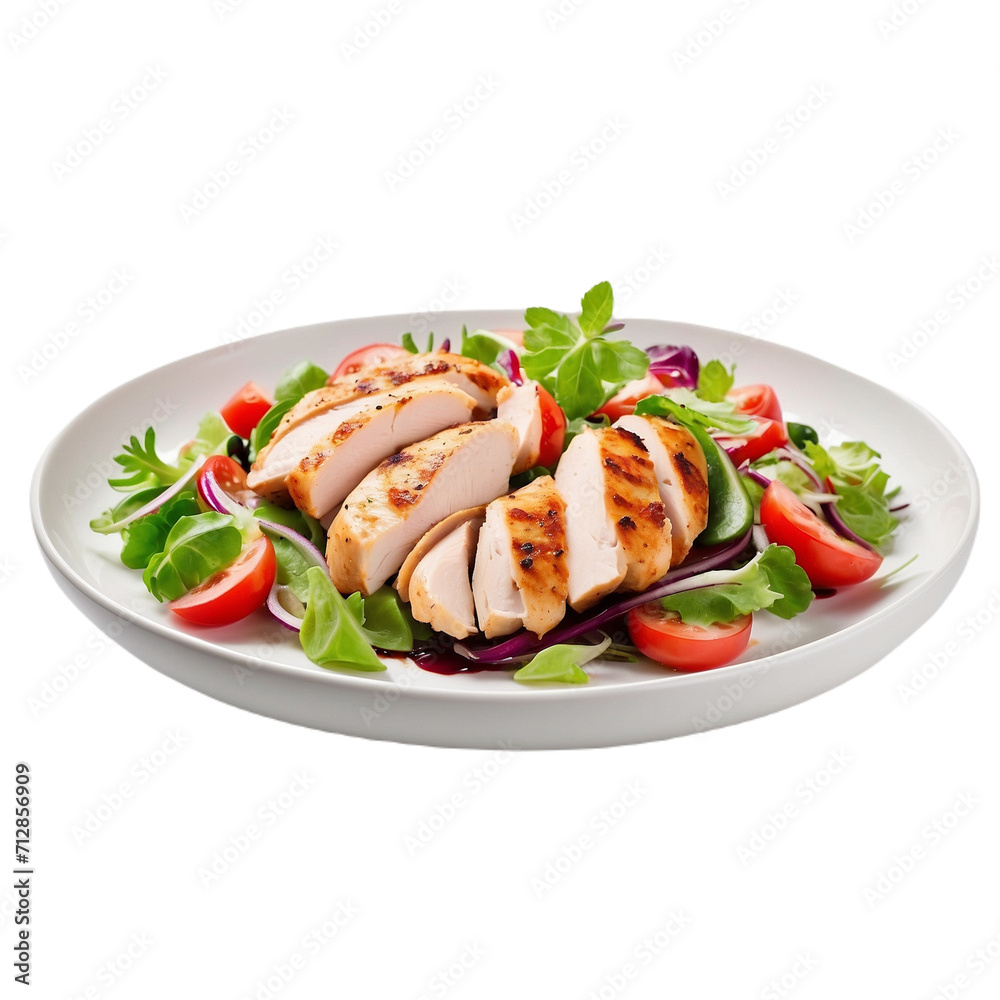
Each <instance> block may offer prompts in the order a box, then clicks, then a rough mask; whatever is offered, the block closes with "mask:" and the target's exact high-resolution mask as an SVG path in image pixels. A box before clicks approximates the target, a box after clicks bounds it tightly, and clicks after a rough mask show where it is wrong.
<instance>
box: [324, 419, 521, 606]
mask: <svg viewBox="0 0 1000 1000" xmlns="http://www.w3.org/2000/svg"><path fill="white" fill-rule="evenodd" d="M517 446H518V441H517V432H516V431H515V430H514V428H513V427H511V425H510V424H508V423H506V422H505V421H503V420H487V421H483V422H480V423H469V424H461V425H459V426H458V427H451V428H449V429H448V430H446V431H441V432H440V433H439V434H435V435H433V436H432V437H429V438H427V439H426V440H425V441H420V442H418V443H417V444H414V445H412V446H411V447H409V448H407V449H405V450H404V451H401V452H398V453H397V454H395V455H392V456H391V457H389V458H387V459H386V460H385V461H384V462H383V463H382V464H381V465H379V466H378V467H377V468H375V469H373V470H372V471H371V472H369V473H368V475H367V476H365V478H364V479H362V480H361V482H360V483H359V484H358V485H357V486H356V487H355V488H354V489H353V490H352V491H351V493H350V494H349V495H348V497H347V498H346V499H345V500H344V504H343V506H342V507H341V508H340V513H339V514H337V516H336V517H335V518H334V520H333V524H331V525H330V532H329V536H328V539H327V548H326V556H327V562H328V563H329V565H330V573H331V575H332V577H333V582H334V584H335V585H336V587H337V589H338V590H340V591H342V592H343V593H345V594H350V593H353V592H354V591H356V590H360V591H361V592H362V593H363V594H371V593H372V592H373V591H375V590H378V588H379V587H381V586H382V584H383V583H385V582H386V580H388V579H389V577H390V576H392V574H393V573H395V572H396V571H397V570H398V569H399V568H400V566H402V564H403V560H404V559H405V558H406V556H407V554H408V553H409V552H410V550H411V549H412V548H413V547H414V546H415V545H416V544H417V542H418V541H419V539H420V537H421V536H422V535H423V534H424V532H426V531H427V530H428V529H429V528H430V527H431V526H432V525H434V524H437V523H438V522H439V521H441V520H443V519H444V518H446V517H448V516H449V515H450V514H453V513H454V512H455V511H457V510H463V509H464V508H466V507H474V506H476V505H477V504H482V503H488V502H489V501H490V500H493V499H495V498H496V497H497V496H499V495H500V494H501V493H503V492H504V491H505V490H506V489H507V483H508V481H509V479H510V473H511V469H513V467H514V459H515V457H516V456H517Z"/></svg>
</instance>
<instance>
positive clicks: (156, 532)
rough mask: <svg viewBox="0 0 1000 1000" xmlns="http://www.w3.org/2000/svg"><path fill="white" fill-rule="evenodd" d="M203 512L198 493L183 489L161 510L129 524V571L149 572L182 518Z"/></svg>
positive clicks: (125, 536)
mask: <svg viewBox="0 0 1000 1000" xmlns="http://www.w3.org/2000/svg"><path fill="white" fill-rule="evenodd" d="M200 510H201V508H200V507H199V506H198V498H197V496H196V495H195V493H194V491H193V490H182V491H181V492H180V493H178V494H177V496H174V497H171V498H170V499H169V500H168V501H167V502H166V503H165V504H164V505H163V506H162V507H160V509H159V510H157V511H154V512H153V513H152V514H147V515H146V516H145V517H140V518H139V519H138V520H137V521H133V522H132V523H131V524H127V525H126V526H125V527H124V528H122V542H123V543H124V544H123V546H122V551H121V560H122V562H123V563H124V564H125V565H126V566H128V568H129V569H145V568H146V567H147V566H148V565H149V562H150V560H151V559H152V558H153V556H155V555H156V554H157V552H162V551H163V547H164V545H165V544H166V541H167V535H169V534H170V529H171V528H172V527H173V526H174V525H175V524H176V523H177V522H178V521H179V520H180V519H181V518H182V517H188V516H192V515H194V514H197V513H199V512H200Z"/></svg>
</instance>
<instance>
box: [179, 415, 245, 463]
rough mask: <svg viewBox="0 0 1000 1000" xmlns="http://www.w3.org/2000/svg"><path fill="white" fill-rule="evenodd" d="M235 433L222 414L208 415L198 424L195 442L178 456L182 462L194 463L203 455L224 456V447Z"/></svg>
mask: <svg viewBox="0 0 1000 1000" xmlns="http://www.w3.org/2000/svg"><path fill="white" fill-rule="evenodd" d="M232 436H233V432H232V431H231V430H230V429H229V426H228V425H227V424H226V422H225V420H223V419H222V415H221V414H220V413H206V414H205V416H203V417H202V418H201V423H200V424H198V430H197V432H196V433H195V436H194V440H193V441H191V442H190V443H189V444H188V445H186V446H185V447H184V448H183V449H181V453H180V455H179V456H178V457H179V460H180V461H182V462H193V461H194V460H195V459H196V458H199V457H200V456H201V455H214V454H215V453H216V452H218V453H219V454H223V453H224V452H223V448H222V446H223V445H224V444H228V442H229V439H230V438H231V437H232Z"/></svg>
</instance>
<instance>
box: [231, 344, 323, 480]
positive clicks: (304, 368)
mask: <svg viewBox="0 0 1000 1000" xmlns="http://www.w3.org/2000/svg"><path fill="white" fill-rule="evenodd" d="M328 378H329V376H328V375H327V373H326V372H325V371H323V369H322V368H320V367H319V366H318V365H314V364H313V363H312V362H311V361H300V362H299V363H298V364H297V365H295V367H294V368H290V369H289V370H288V371H287V372H285V374H284V375H282V376H281V378H280V379H278V384H277V385H276V386H275V389H274V406H272V407H271V409H269V410H268V411H267V413H265V414H264V416H262V417H261V418H260V423H258V424H257V426H256V427H255V428H254V429H253V432H252V433H251V435H250V460H251V461H253V459H254V457H255V456H256V454H257V452H259V451H260V450H261V449H262V448H263V447H264V445H266V444H267V442H268V441H270V440H271V435H272V434H273V433H274V431H275V429H276V428H277V426H278V424H280V423H281V418H282V417H283V416H284V415H285V414H286V413H287V412H288V411H289V410H290V409H291V408H292V407H293V406H294V405H295V404H296V403H297V402H298V401H299V400H300V399H301V398H302V397H303V396H304V395H305V394H306V393H307V392H312V391H313V390H314V389H321V388H322V387H323V386H324V385H326V380H327V379H328Z"/></svg>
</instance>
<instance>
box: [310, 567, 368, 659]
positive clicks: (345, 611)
mask: <svg viewBox="0 0 1000 1000" xmlns="http://www.w3.org/2000/svg"><path fill="white" fill-rule="evenodd" d="M306 582H307V584H308V591H307V599H306V614H305V618H303V619H302V626H301V628H300V630H299V641H300V642H301V643H302V648H303V650H305V654H306V656H308V657H309V659H310V660H312V661H313V663H316V664H318V665H319V666H321V667H347V668H349V669H351V670H367V671H378V670H385V664H384V663H382V661H381V660H380V659H379V658H378V656H376V655H375V650H374V649H372V646H371V643H370V642H369V641H368V636H367V635H366V634H365V631H364V628H363V626H362V625H361V624H360V623H359V621H358V619H357V617H356V616H355V614H353V613H352V611H351V607H350V604H349V603H348V600H347V599H346V598H344V597H341V595H340V592H339V591H338V590H337V588H336V587H334V585H333V581H332V580H331V579H330V577H329V576H327V574H326V573H324V572H323V570H321V569H320V568H319V567H318V566H310V567H309V569H307V570H306ZM359 596H360V595H359Z"/></svg>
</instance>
